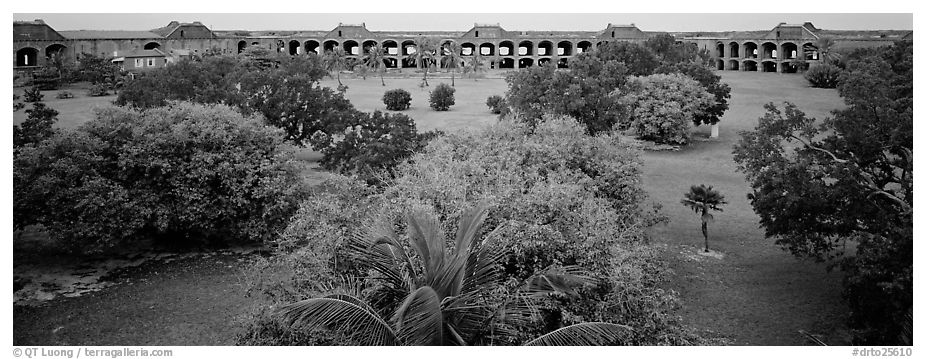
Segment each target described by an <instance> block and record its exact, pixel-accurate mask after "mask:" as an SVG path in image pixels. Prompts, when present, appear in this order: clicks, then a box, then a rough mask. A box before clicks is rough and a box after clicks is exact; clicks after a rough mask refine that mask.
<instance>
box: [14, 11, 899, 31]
mask: <svg viewBox="0 0 926 359" xmlns="http://www.w3.org/2000/svg"><path fill="white" fill-rule="evenodd" d="M426 9H430V8H426ZM574 10H579V9H574ZM13 18H14V20H34V19H43V20H45V22H46V23H48V24H49V25H51V26H52V27H53V28H55V29H56V30H81V29H93V30H150V29H153V28H157V27H161V26H164V25H166V24H167V23H169V22H170V21H171V20H177V21H181V22H193V21H201V22H203V23H204V24H205V25H207V26H209V27H210V28H212V29H213V30H237V29H242V30H330V29H332V28H334V27H335V26H337V24H338V23H339V22H343V23H357V24H359V23H361V22H365V23H366V25H367V28H368V29H370V30H374V31H377V30H431V31H465V30H468V29H469V28H470V27H472V26H473V23H476V22H478V23H499V24H501V26H502V27H504V28H505V29H508V30H585V31H594V30H601V29H604V27H605V26H606V25H607V24H608V23H613V24H630V23H634V24H636V25H637V27H639V28H640V29H642V30H645V31H727V30H768V29H771V28H772V27H774V26H775V25H776V24H778V23H780V22H787V23H803V22H805V21H810V22H813V24H814V25H815V26H816V27H818V28H821V29H830V30H912V29H913V15H912V14H911V13H893V14H892V13H880V14H871V13H868V14H861V13H853V14H820V13H815V14H800V13H788V14H771V13H750V14H729V13H727V14H691V13H689V14H652V13H649V14H646V13H639V14H618V13H596V14H559V13H545V14H523V13H522V14H510V13H509V14H466V13H449V14H448V13H443V14H408V13H405V14H397V13H391V14H383V13H370V14H357V13H353V14H350V13H325V14H320V13H314V14H310V13H300V14H294V13H287V14H253V13H247V14H242V13H236V14H216V13H196V14H192V13H173V14H150V13H132V14H75V13H71V14H62V13H57V14H56V13H14V14H13Z"/></svg>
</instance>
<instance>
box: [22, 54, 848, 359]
mask: <svg viewBox="0 0 926 359" xmlns="http://www.w3.org/2000/svg"><path fill="white" fill-rule="evenodd" d="M719 74H721V75H722V76H723V79H724V81H725V82H727V83H729V84H730V85H731V87H732V88H733V97H732V99H731V100H730V110H729V111H727V113H726V114H725V115H724V117H723V119H722V121H721V125H720V138H719V139H711V140H708V139H706V135H707V134H708V133H709V132H710V130H709V128H707V127H705V126H702V127H701V128H698V129H695V132H696V134H697V136H696V137H698V138H700V140H698V141H695V142H694V143H693V144H692V145H690V146H688V147H686V148H684V149H682V150H681V151H678V152H647V153H645V154H644V163H645V164H644V178H643V181H644V187H645V188H646V190H647V191H648V192H649V193H650V196H651V199H652V200H653V201H654V202H657V203H660V204H662V205H663V212H664V213H665V214H666V215H668V217H669V218H670V222H669V223H668V224H666V225H661V226H658V227H655V228H653V229H652V231H651V233H652V235H653V240H654V242H655V243H659V244H662V245H665V246H666V249H667V251H666V255H667V259H668V260H669V263H670V266H671V269H672V270H673V271H674V273H675V274H674V275H673V279H672V280H671V282H670V283H668V284H667V287H668V288H669V289H672V290H675V291H677V292H678V293H679V296H680V298H681V301H682V307H681V309H680V312H679V314H680V315H681V316H682V317H683V320H684V322H685V324H687V325H689V326H691V327H693V328H695V329H696V330H698V331H700V332H701V333H702V334H703V335H706V336H711V337H718V338H724V339H727V340H729V341H730V342H731V343H733V344H746V345H802V344H807V342H806V340H805V338H804V337H803V336H802V335H801V334H799V333H798V331H799V330H804V331H807V332H809V333H813V334H814V335H817V336H818V337H819V338H820V339H822V340H823V341H825V342H827V343H829V344H842V345H845V344H847V342H846V341H847V339H848V332H847V330H846V328H845V324H844V323H845V319H846V314H847V312H848V309H847V307H846V306H845V305H844V304H843V302H842V299H841V294H840V292H841V273H839V272H838V271H834V272H827V271H826V268H825V266H824V265H822V264H817V263H812V262H806V261H800V260H797V259H795V258H794V257H793V256H792V255H791V254H789V253H787V252H784V251H782V250H781V249H780V248H779V247H778V246H776V245H775V244H774V243H773V241H772V240H768V239H765V238H764V235H763V231H762V229H761V228H760V227H759V226H758V217H757V216H756V215H755V214H754V213H753V211H752V208H751V207H750V205H749V202H748V200H747V198H746V194H747V193H748V191H749V187H748V186H747V185H746V182H745V180H744V178H743V176H742V174H740V173H738V172H736V165H735V163H734V162H733V159H732V157H733V156H732V153H731V148H732V145H733V144H734V143H735V142H736V140H737V138H738V135H737V132H738V131H742V130H747V129H751V128H752V127H753V126H755V124H756V122H757V118H758V117H760V116H761V115H762V114H763V113H764V110H763V108H762V106H763V104H765V103H767V102H770V101H774V102H781V101H792V102H794V103H795V104H797V105H798V106H799V107H800V108H802V109H803V110H805V111H806V112H807V113H808V114H809V115H811V116H818V117H822V116H825V115H826V113H827V112H829V111H831V110H833V109H835V108H838V107H839V106H841V104H842V102H841V100H840V98H839V97H838V95H837V93H836V92H835V91H834V90H822V89H813V88H809V87H807V85H806V82H805V81H804V80H803V78H801V77H800V76H799V75H779V74H766V73H743V72H719ZM494 77H495V78H483V79H478V80H474V79H457V81H456V86H455V88H456V89H457V92H456V102H457V103H456V105H455V106H453V107H452V108H451V110H450V111H447V112H436V111H433V110H431V109H430V108H429V107H428V101H427V99H428V91H429V90H430V89H433V88H434V86H436V85H437V84H438V83H440V82H447V83H449V82H450V79H449V78H440V79H431V80H430V87H427V88H422V87H419V83H420V81H421V80H420V78H387V79H386V86H385V87H384V86H382V85H381V83H380V80H379V78H376V77H370V78H368V79H366V80H363V79H344V78H342V82H343V83H344V84H345V85H347V86H348V87H349V89H348V90H347V97H348V98H349V99H350V100H351V101H352V102H353V103H354V105H355V106H356V107H357V108H359V109H361V110H364V111H373V110H384V108H385V105H383V103H382V95H383V92H385V91H386V90H389V89H394V88H403V89H405V90H407V91H409V92H410V93H411V94H412V106H411V108H410V109H409V110H407V111H404V113H406V114H408V115H409V116H410V117H412V118H413V119H415V121H416V123H417V124H418V128H419V129H420V130H431V129H441V130H444V131H447V132H452V131H454V130H459V129H463V128H478V127H481V126H485V125H487V124H490V123H492V121H494V119H495V118H496V116H495V115H492V114H491V113H489V111H488V108H487V107H486V105H485V100H486V98H487V97H488V96H491V95H496V94H498V95H501V94H504V92H505V90H506V88H507V86H506V83H505V82H504V80H503V79H501V78H500V76H498V74H495V76H494ZM322 84H323V85H326V86H330V87H336V86H337V81H336V80H333V79H325V80H324V81H323V82H322ZM71 91H72V92H73V93H74V94H75V95H77V96H78V97H77V98H75V99H69V100H57V99H55V98H54V95H53V93H51V92H49V93H46V101H47V103H48V105H49V106H51V107H52V108H55V109H57V110H58V111H60V112H61V115H60V116H59V118H60V121H59V126H61V127H65V128H72V127H74V126H76V125H78V124H80V123H83V122H85V121H87V120H88V119H90V118H91V117H90V116H91V110H90V108H92V107H93V106H98V105H105V104H106V103H107V102H109V101H112V97H104V98H89V97H86V95H85V91H84V90H71ZM16 92H17V93H19V92H21V89H16ZM23 118H24V114H23V111H22V110H20V111H19V112H18V113H15V114H14V119H15V121H17V123H18V122H19V121H21V120H22V119H23ZM300 158H302V159H304V160H307V161H312V160H317V158H318V154H317V153H313V152H311V151H306V152H304V153H302V154H301V155H300ZM700 183H704V184H709V185H713V186H714V187H715V188H717V189H719V190H720V191H721V192H722V193H723V194H724V195H726V198H727V200H728V201H729V202H730V203H729V204H727V205H726V206H725V207H724V211H723V212H720V213H716V214H715V218H716V222H715V223H713V224H712V225H711V227H710V229H711V236H712V237H711V245H712V248H713V249H716V252H715V255H713V256H704V255H700V254H698V253H699V251H700V248H701V246H702V245H703V239H702V237H701V234H700V220H699V217H698V216H697V215H695V214H694V213H693V212H691V211H690V210H689V209H687V208H685V207H683V206H682V205H681V204H680V203H679V200H680V199H681V198H682V193H683V192H685V191H687V189H688V187H689V186H691V185H693V184H700ZM191 261H192V262H189V263H187V262H184V263H187V264H185V265H186V266H189V270H190V271H193V272H196V271H202V272H203V274H204V275H202V276H199V275H191V274H183V273H191V272H182V273H181V272H178V271H177V270H172V269H171V268H172V267H170V266H167V267H165V268H160V269H154V270H153V271H154V273H161V271H163V273H175V275H172V276H163V277H162V276H158V275H155V276H154V277H152V276H151V273H152V270H151V269H149V270H148V271H142V272H138V273H130V274H128V278H129V279H133V278H142V279H143V278H151V279H150V281H148V282H146V283H147V284H145V285H131V286H130V285H116V286H114V287H112V288H107V289H105V290H104V291H102V292H98V293H93V294H91V295H87V296H84V297H78V298H69V299H61V300H58V299H55V300H53V301H51V302H49V303H48V304H47V305H46V306H44V307H40V308H38V309H32V308H30V309H15V310H14V333H15V335H14V339H16V340H14V342H15V343H14V344H17V345H24V344H26V342H27V341H28V342H29V343H45V344H58V343H60V344H65V343H67V344H70V345H78V344H103V343H113V344H115V343H119V344H132V343H134V344H184V343H187V344H198V343H211V344H227V343H229V340H230V339H231V338H229V337H228V336H229V335H230V332H229V331H228V330H226V329H225V328H222V327H221V326H219V325H217V324H216V323H217V321H223V320H229V319H230V318H233V317H236V316H238V315H240V314H241V313H244V310H245V308H247V302H248V299H246V298H244V297H243V294H242V293H241V290H240V285H239V284H238V283H237V281H236V280H235V274H234V273H236V272H237V270H238V267H237V266H236V265H233V268H232V269H228V270H226V269H222V268H227V267H226V266H224V265H220V266H218V267H215V266H213V264H215V260H214V259H210V261H211V263H209V262H203V263H199V262H196V260H191ZM213 267H215V268H213ZM132 281H133V282H137V280H132ZM198 285H203V288H200V287H198ZM203 289H207V290H203ZM162 293H164V294H162ZM216 295H217V296H216ZM164 298H169V302H166V303H159V302H158V301H159V300H161V299H164ZM147 303H151V305H153V306H152V307H147V306H146V305H147ZM168 304H169V305H170V306H171V307H173V308H175V309H172V310H168V311H161V312H165V313H166V312H171V313H173V312H174V311H175V310H176V311H177V313H178V315H159V314H158V313H161V312H159V311H156V308H159V307H160V308H166V305H168ZM219 313H221V314H219ZM101 315H102V316H101ZM101 318H114V319H112V320H114V321H116V322H117V323H122V324H124V326H123V327H121V328H119V329H118V330H117V329H116V327H117V326H115V325H113V326H111V327H93V326H92V325H90V324H89V323H92V322H93V321H94V320H101ZM65 322H72V323H74V324H60V325H59V324H58V323H65ZM59 326H61V327H63V329H60V328H58V327H59ZM85 327H86V328H90V329H88V330H90V331H89V332H88V333H89V334H84V333H83V330H82V329H81V330H78V328H85ZM116 331H118V333H119V334H115V332H116ZM55 333H61V334H60V336H56V335H59V334H55ZM109 334H112V335H116V336H114V337H113V338H115V339H114V340H111V341H110V340H101V339H100V338H106V335H109ZM26 338H34V340H33V339H29V340H27V339H26ZM116 339H121V341H120V340H116Z"/></svg>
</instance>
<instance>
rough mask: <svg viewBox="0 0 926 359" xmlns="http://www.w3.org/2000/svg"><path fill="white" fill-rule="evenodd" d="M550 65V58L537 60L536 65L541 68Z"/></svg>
mask: <svg viewBox="0 0 926 359" xmlns="http://www.w3.org/2000/svg"><path fill="white" fill-rule="evenodd" d="M549 63H550V58H548V57H544V58H542V59H540V60H537V65H540V66H543V65H546V64H549Z"/></svg>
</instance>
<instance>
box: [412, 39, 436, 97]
mask: <svg viewBox="0 0 926 359" xmlns="http://www.w3.org/2000/svg"><path fill="white" fill-rule="evenodd" d="M415 43H416V44H417V48H416V49H415V62H416V63H417V64H418V68H419V69H424V85H425V86H430V85H429V84H428V66H430V64H431V63H432V62H433V61H434V58H435V53H436V52H437V51H436V49H435V46H434V40H432V39H431V38H429V37H419V38H418V39H417V40H415Z"/></svg>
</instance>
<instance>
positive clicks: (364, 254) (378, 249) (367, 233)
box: [347, 221, 417, 290]
mask: <svg viewBox="0 0 926 359" xmlns="http://www.w3.org/2000/svg"><path fill="white" fill-rule="evenodd" d="M347 246H348V249H349V253H350V254H351V255H352V257H353V259H354V260H355V261H357V262H358V263H360V264H361V265H363V266H365V267H367V268H370V269H372V270H374V271H376V272H378V273H379V274H381V275H382V276H383V278H384V279H385V280H386V281H387V282H389V283H391V284H392V286H393V287H395V288H403V287H404V288H409V290H410V288H411V283H409V276H412V277H414V276H416V275H417V274H416V273H415V268H414V266H413V265H412V264H411V260H410V258H409V257H408V254H407V253H406V252H405V250H404V248H403V247H402V246H401V245H400V244H399V243H398V239H397V236H396V235H395V233H394V232H393V231H392V228H391V227H390V226H387V225H384V224H383V223H382V222H380V221H375V222H373V223H372V224H370V225H368V226H366V227H364V228H362V229H361V230H359V231H357V232H354V234H353V235H352V236H351V237H350V240H349V241H348V243H347ZM403 269H404V270H403Z"/></svg>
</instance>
